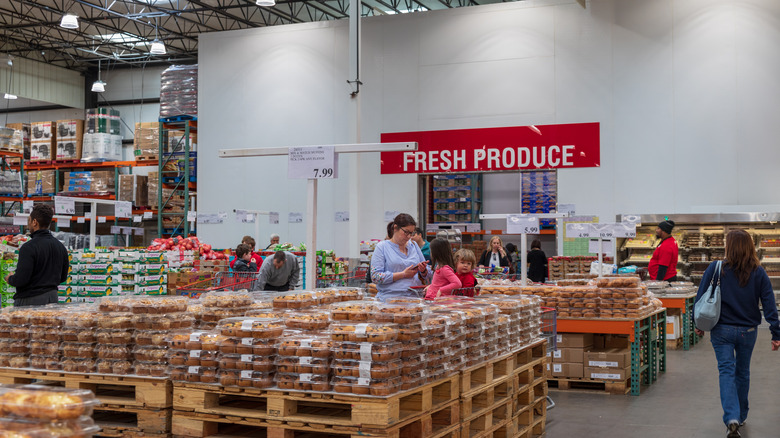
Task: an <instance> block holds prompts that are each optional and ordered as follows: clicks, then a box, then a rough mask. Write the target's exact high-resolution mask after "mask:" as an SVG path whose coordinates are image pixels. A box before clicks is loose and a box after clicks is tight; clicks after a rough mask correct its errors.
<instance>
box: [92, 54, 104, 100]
mask: <svg viewBox="0 0 780 438" xmlns="http://www.w3.org/2000/svg"><path fill="white" fill-rule="evenodd" d="M104 91H106V83H105V82H103V81H101V80H100V60H99V59H98V80H96V81H95V82H93V83H92V92H93V93H102V92H104Z"/></svg>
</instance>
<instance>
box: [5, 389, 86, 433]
mask: <svg viewBox="0 0 780 438" xmlns="http://www.w3.org/2000/svg"><path fill="white" fill-rule="evenodd" d="M98 404H99V402H98V401H97V400H96V399H95V396H94V394H92V392H91V391H88V390H84V389H65V388H52V387H48V386H39V385H3V386H0V436H2V437H9V438H10V437H14V438H91V437H92V436H93V435H94V434H96V433H97V432H99V431H100V428H99V427H97V426H95V423H94V422H93V421H92V418H91V416H92V412H93V409H94V407H95V406H96V405H98Z"/></svg>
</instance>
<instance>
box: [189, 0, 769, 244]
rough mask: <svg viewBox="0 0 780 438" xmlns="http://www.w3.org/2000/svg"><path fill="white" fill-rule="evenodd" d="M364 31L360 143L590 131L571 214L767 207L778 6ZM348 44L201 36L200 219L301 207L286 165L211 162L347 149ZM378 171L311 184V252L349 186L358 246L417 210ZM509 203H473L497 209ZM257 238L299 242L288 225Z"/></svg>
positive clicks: (261, 35)
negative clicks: (597, 154)
mask: <svg viewBox="0 0 780 438" xmlns="http://www.w3.org/2000/svg"><path fill="white" fill-rule="evenodd" d="M363 32H364V33H363V59H362V68H363V72H362V76H361V79H362V80H363V82H364V83H365V85H364V87H363V88H362V92H361V96H362V113H361V115H362V123H363V125H362V140H363V141H366V142H372V141H378V140H379V135H380V134H381V133H382V132H397V131H414V130H433V129H461V128H481V127H497V126H517V125H528V124H550V123H575V122H599V123H601V167H599V168H588V169H574V170H565V171H560V172H559V173H558V186H559V202H561V203H574V204H576V205H577V210H578V213H582V214H595V215H598V216H600V217H602V218H610V217H614V215H615V214H617V213H625V212H637V213H648V212H653V213H667V214H674V213H685V212H700V211H713V210H714V211H733V210H740V209H743V210H745V209H750V210H754V209H763V210H773V211H776V210H777V209H779V208H780V194H778V192H777V191H776V190H775V188H776V187H777V186H778V185H780V173H778V172H774V167H775V166H776V163H778V162H780V148H777V147H776V145H775V142H776V139H777V138H779V137H780V124H778V123H776V121H775V118H776V117H777V116H776V115H777V114H778V113H780V111H778V110H780V82H778V81H777V72H778V71H780V70H779V69H780V51H778V50H777V46H778V43H780V2H777V1H776V0H751V1H736V0H654V1H647V0H592V1H589V2H588V3H587V7H586V8H582V7H581V6H580V5H579V4H578V3H577V2H576V1H574V0H539V1H524V2H516V3H502V4H496V5H487V6H480V7H469V8H459V9H452V10H445V11H436V12H428V13H415V14H405V15H402V16H388V17H374V18H370V19H366V20H364V21H363ZM346 40H347V23H346V22H345V21H339V22H330V23H315V24H305V25H294V26H282V27H274V28H266V29H253V30H246V31H236V32H227V33H220V34H206V35H203V36H201V38H200V65H201V75H200V105H199V106H200V108H201V114H200V115H201V117H200V144H199V148H200V154H201V157H204V155H205V158H206V160H207V162H208V163H209V164H208V166H209V167H208V168H203V167H201V169H203V170H202V171H201V172H200V179H201V182H202V184H201V189H200V191H199V192H200V193H199V195H200V200H199V202H200V207H201V210H202V211H205V212H208V213H211V212H216V211H219V210H229V209H232V208H241V207H255V208H264V209H270V210H278V211H282V212H283V213H284V214H285V215H286V213H287V212H288V211H290V210H292V211H302V210H303V208H304V207H303V205H304V199H305V190H304V184H303V182H302V181H288V180H286V176H285V175H286V165H285V162H284V160H283V159H279V158H268V159H252V160H235V159H233V160H224V159H221V160H220V159H216V153H217V150H218V149H222V148H240V147H249V146H253V147H260V146H280V145H303V144H318V143H339V142H344V141H345V140H346V139H347V138H348V137H349V132H348V129H347V126H348V122H349V114H348V113H347V110H348V108H349V101H348V97H347V96H346V85H345V81H346V79H347V74H346V72H347V59H346V56H345V54H346V51H347V47H346ZM200 159H201V163H203V162H204V161H203V158H200ZM342 164H344V163H343V161H342ZM378 169H379V158H378V156H374V157H368V158H366V159H363V160H362V169H361V178H360V180H359V181H357V182H355V181H348V180H347V179H346V172H345V169H343V168H342V177H341V178H340V179H339V180H337V181H332V182H326V183H324V184H322V192H323V200H322V201H321V203H320V208H321V211H322V213H323V215H322V217H323V219H321V220H320V233H321V234H320V236H321V238H320V243H319V244H318V246H319V247H335V249H336V250H337V251H340V250H341V246H343V245H345V244H346V243H345V242H343V240H344V239H342V236H343V233H342V230H341V229H340V228H339V227H342V225H340V224H339V225H336V224H333V223H332V220H331V219H330V218H331V217H332V211H333V210H338V209H344V205H345V202H346V201H345V200H344V199H343V196H344V194H346V193H347V187H348V185H349V184H360V187H361V193H362V195H361V206H362V208H361V212H362V216H361V233H360V237H361V238H370V237H381V234H382V230H383V229H384V228H383V227H384V224H383V217H382V216H383V212H384V210H400V211H410V212H413V213H414V212H416V193H415V192H416V179H415V178H414V177H413V176H403V175H388V176H381V175H379V170H378ZM497 181H499V182H500V181H503V183H504V184H507V185H509V186H513V185H515V183H514V182H513V181H514V177H504V178H503V179H501V178H499V179H498V180H497ZM497 190H498V189H497ZM511 195H512V193H511V190H509V193H508V194H507V195H506V196H507V198H506V199H499V200H491V201H488V202H486V207H487V206H488V205H489V204H490V203H493V204H494V205H495V207H494V208H499V207H502V208H504V207H507V206H509V205H510V204H511V203H512V202H515V199H514V198H512V197H511ZM486 212H490V211H489V210H488V209H487V208H486ZM246 227H249V226H246ZM249 231H251V230H250V229H249V228H247V229H244V228H242V227H239V226H235V224H234V223H230V224H224V225H221V226H220V225H213V226H205V225H204V226H201V227H200V230H199V234H201V236H202V237H203V238H204V239H205V240H207V241H213V243H215V244H216V245H218V246H228V245H232V244H233V243H235V242H237V241H238V239H239V238H240V236H241V235H243V234H245V233H246V232H249ZM263 231H264V232H270V231H278V232H280V234H282V239H283V240H290V241H295V242H297V241H300V240H302V239H303V237H304V232H303V229H302V227H300V226H288V225H287V224H280V225H279V226H276V227H270V226H264V229H263ZM323 231H324V232H323Z"/></svg>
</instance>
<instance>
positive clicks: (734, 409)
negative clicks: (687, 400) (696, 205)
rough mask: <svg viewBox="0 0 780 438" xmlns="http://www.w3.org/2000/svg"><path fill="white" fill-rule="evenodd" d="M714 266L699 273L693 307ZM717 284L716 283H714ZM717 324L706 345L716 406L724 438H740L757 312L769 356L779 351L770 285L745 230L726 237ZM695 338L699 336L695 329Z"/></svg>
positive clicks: (779, 333) (778, 324) (779, 329)
mask: <svg viewBox="0 0 780 438" xmlns="http://www.w3.org/2000/svg"><path fill="white" fill-rule="evenodd" d="M716 265H717V262H713V263H711V264H710V266H709V267H708V268H707V270H706V271H705V272H704V275H703V277H702V279H701V284H700V285H699V293H698V294H697V295H696V301H697V302H698V301H699V300H700V299H701V297H702V295H703V294H704V292H706V291H707V289H708V287H709V285H710V282H711V281H712V279H713V278H712V277H713V276H714V275H715V271H716ZM717 282H718V279H715V283H717ZM720 292H721V305H720V319H718V323H717V324H716V325H715V327H713V328H712V330H711V331H710V341H711V342H712V348H713V349H714V350H715V358H716V359H717V360H718V373H719V377H720V378H719V383H720V403H721V405H722V407H723V422H724V423H725V424H726V428H727V429H728V435H726V436H727V437H728V438H739V437H740V436H741V435H740V433H739V427H740V426H742V425H743V424H745V420H747V415H748V390H749V389H750V357H751V356H752V354H753V346H755V344H756V337H757V330H758V325H759V324H761V311H760V309H759V307H758V304H759V303H761V304H762V305H763V308H764V318H765V319H766V321H767V322H768V323H769V330H770V331H771V332H772V350H777V349H778V347H780V321H778V318H777V305H776V303H775V294H774V292H773V291H772V284H771V283H770V281H769V277H768V276H767V275H766V271H764V268H762V267H761V266H760V265H759V261H758V256H757V255H756V246H755V244H754V243H753V237H751V236H750V234H748V233H747V232H746V231H744V230H732V231H730V232H729V234H728V235H727V236H726V259H725V260H724V261H723V264H722V266H721V275H720ZM696 333H698V334H700V335H701V334H703V333H702V331H701V330H699V329H696Z"/></svg>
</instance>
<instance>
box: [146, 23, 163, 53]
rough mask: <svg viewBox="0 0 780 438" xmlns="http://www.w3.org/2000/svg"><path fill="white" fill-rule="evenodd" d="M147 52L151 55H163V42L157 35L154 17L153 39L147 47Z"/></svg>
mask: <svg viewBox="0 0 780 438" xmlns="http://www.w3.org/2000/svg"><path fill="white" fill-rule="evenodd" d="M149 53H150V54H152V55H165V44H164V43H163V42H162V41H160V38H158V37H157V19H156V18H155V19H154V41H152V46H151V47H150V48H149Z"/></svg>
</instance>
